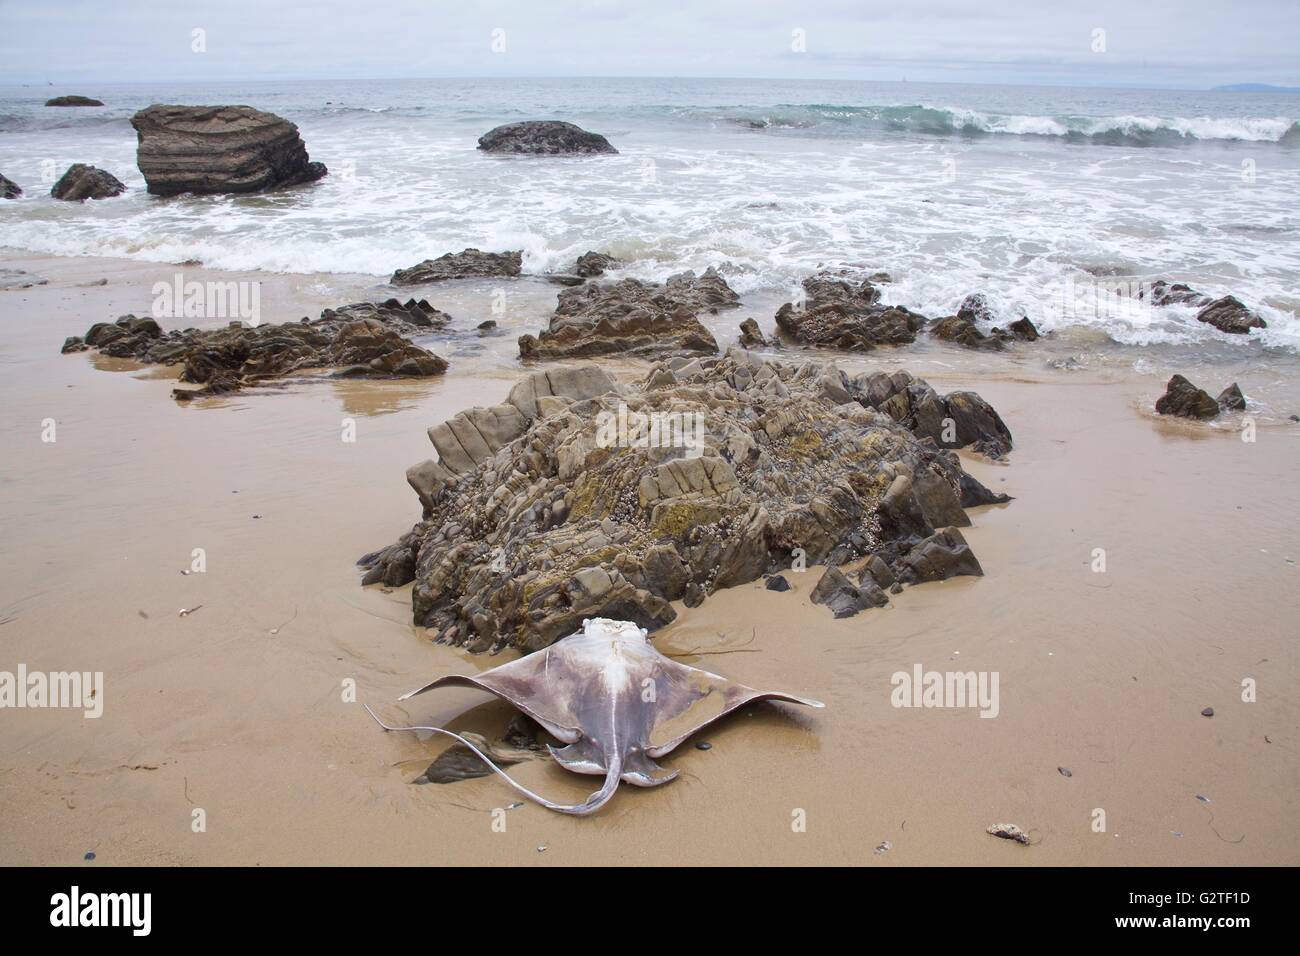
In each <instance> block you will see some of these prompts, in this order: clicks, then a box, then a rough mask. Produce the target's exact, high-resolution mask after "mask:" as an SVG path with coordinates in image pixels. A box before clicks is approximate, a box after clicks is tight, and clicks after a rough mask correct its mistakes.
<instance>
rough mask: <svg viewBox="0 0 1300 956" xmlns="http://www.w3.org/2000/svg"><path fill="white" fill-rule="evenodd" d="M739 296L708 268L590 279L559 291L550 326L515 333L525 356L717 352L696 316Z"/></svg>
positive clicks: (733, 304)
mask: <svg viewBox="0 0 1300 956" xmlns="http://www.w3.org/2000/svg"><path fill="white" fill-rule="evenodd" d="M739 301H740V297H739V296H737V295H736V293H735V292H733V291H732V289H731V287H730V286H728V285H727V283H726V281H725V280H724V279H723V278H722V276H720V275H718V273H717V271H716V270H714V269H712V268H710V269H708V270H706V271H705V272H704V274H703V275H700V276H697V275H696V274H695V273H694V272H683V273H680V274H678V275H675V276H671V277H670V278H669V279H668V281H667V282H666V283H665V284H664V285H651V284H648V283H645V282H641V281H639V280H637V279H623V280H621V281H619V282H614V283H589V284H587V285H584V286H582V287H580V288H573V289H565V290H564V291H563V292H561V293H560V294H559V297H558V299H557V302H556V306H555V313H554V315H552V316H551V322H550V325H549V327H548V328H546V329H544V330H542V331H541V332H539V333H538V334H537V335H535V336H534V335H523V336H520V338H519V355H520V357H521V358H525V359H557V358H589V357H591V356H594V355H638V356H662V355H667V354H684V353H695V354H703V355H715V354H717V351H718V343H717V341H716V340H715V339H714V338H713V334H712V333H711V332H709V330H708V329H706V328H705V327H704V325H703V324H702V323H701V322H700V320H699V319H698V318H697V316H698V315H700V314H701V313H704V312H709V313H716V312H717V311H718V310H720V309H730V308H735V307H736V306H737V305H738V304H739Z"/></svg>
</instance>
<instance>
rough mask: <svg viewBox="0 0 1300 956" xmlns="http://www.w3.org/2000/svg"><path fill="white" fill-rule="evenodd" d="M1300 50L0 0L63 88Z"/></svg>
mask: <svg viewBox="0 0 1300 956" xmlns="http://www.w3.org/2000/svg"><path fill="white" fill-rule="evenodd" d="M195 30H202V31H204V33H203V40H204V45H205V46H206V50H205V51H203V52H195V50H194V47H195V46H196V45H198V44H197V43H196V40H195V39H194V37H195V34H194V31H195ZM1098 30H1103V31H1105V32H1104V36H1102V35H1100V34H1097V33H1096V31H1098ZM494 31H503V32H502V33H496V34H494ZM796 31H803V32H802V34H799V33H797V32H796ZM800 37H802V39H803V43H802V47H803V48H802V49H799V47H800ZM494 42H495V46H496V48H497V49H495V50H494ZM1103 42H1104V50H1094V47H1096V46H1099V45H1102V43H1103ZM502 46H504V49H501V47H502ZM1298 49H1300V2H1298V0H1235V2H1230V0H1179V2H1175V0H1087V2H1079V0H914V2H909V0H883V2H882V0H797V2H779V0H743V2H742V0H496V2H494V0H455V2H449V0H311V2H303V0H208V2H194V0H0V82H5V83H45V82H46V81H52V82H54V83H55V84H56V85H59V86H67V85H68V84H75V83H77V82H115V81H121V82H147V81H151V80H162V81H169V82H175V81H183V80H187V79H189V80H195V81H203V80H219V79H230V80H235V79H291V78H317V77H330V76H335V77H349V78H350V77H439V76H467V77H469V76H734V77H783V78H796V77H800V78H819V79H820V78H826V79H829V78H835V79H868V80H898V79H902V78H904V77H905V78H907V79H909V80H912V81H940V82H943V81H957V82H979V83H1047V84H1080V85H1094V84H1099V85H1115V86H1119V85H1130V86H1185V87H1194V88H1195V87H1207V86H1215V85H1219V84H1225V83H1237V82H1263V83H1274V84H1278V85H1288V86H1300V68H1298V63H1300V57H1298V55H1297V50H1298Z"/></svg>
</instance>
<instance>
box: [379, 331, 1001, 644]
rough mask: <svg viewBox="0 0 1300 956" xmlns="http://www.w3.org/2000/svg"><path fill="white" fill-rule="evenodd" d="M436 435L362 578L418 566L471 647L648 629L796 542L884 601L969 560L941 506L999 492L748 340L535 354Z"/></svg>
mask: <svg viewBox="0 0 1300 956" xmlns="http://www.w3.org/2000/svg"><path fill="white" fill-rule="evenodd" d="M912 381H914V382H915V381H916V380H912ZM918 384H920V385H922V386H924V383H918ZM924 387H926V388H928V386H924ZM993 414H996V413H993ZM665 416H673V418H672V419H671V421H673V422H676V423H677V424H678V425H679V426H682V428H684V429H685V430H684V431H683V430H681V429H679V430H677V431H674V430H673V429H672V428H670V427H668V424H666V423H667V422H668V421H669V420H668V419H667V418H665ZM615 423H618V424H617V427H615ZM656 435H657V436H658V438H655V437H654V436H656ZM665 435H675V436H677V437H676V438H672V439H666V438H665V437H664V436H665ZM683 436H684V437H683ZM429 437H430V440H431V441H432V442H433V445H434V447H435V450H436V453H437V457H436V458H431V459H429V460H428V461H425V462H422V463H420V464H419V465H416V466H414V467H413V468H412V469H410V471H408V473H407V479H408V481H409V482H410V483H411V485H412V488H413V489H414V490H415V491H416V494H417V495H418V496H419V498H420V504H421V510H422V517H421V519H420V521H419V523H417V524H416V525H415V526H414V527H413V528H412V529H411V531H410V532H409V533H408V534H406V535H404V536H403V537H402V538H401V539H399V540H398V541H397V542H396V543H394V544H393V545H390V546H389V547H387V548H384V549H382V550H380V551H376V552H373V553H371V554H368V555H365V556H364V557H363V558H361V559H360V561H359V564H360V565H361V566H362V567H363V568H365V573H364V576H363V579H362V580H363V583H365V584H378V583H383V584H386V585H390V586H399V585H403V584H407V583H411V582H414V587H413V589H412V616H413V620H414V622H415V623H416V624H417V625H419V626H422V627H425V628H428V629H429V632H430V634H431V635H432V636H434V638H435V639H436V640H438V641H440V642H446V643H453V644H457V645H463V646H465V647H467V648H468V649H470V650H471V651H475V652H478V651H486V650H492V649H497V648H501V647H504V646H514V647H517V648H520V649H522V650H537V649H538V648H541V647H545V646H546V645H548V644H550V643H552V642H553V641H555V640H557V639H559V638H561V637H563V636H565V635H567V634H570V633H572V632H573V631H574V630H575V629H576V628H577V627H580V626H581V622H582V620H583V619H584V618H591V617H615V618H618V619H621V620H631V621H635V622H637V623H638V624H640V625H641V626H643V627H650V628H653V627H658V626H661V625H663V624H666V623H668V622H669V621H671V620H673V618H674V616H675V615H674V611H673V608H672V606H671V603H670V602H673V601H676V600H679V599H680V600H683V601H684V602H685V603H686V604H687V606H695V605H698V604H699V603H701V602H703V601H704V600H706V599H707V597H708V595H710V594H712V593H714V592H716V591H717V590H719V589H721V588H727V587H734V586H736V585H740V584H745V583H747V582H750V581H754V580H757V579H758V578H760V577H763V576H766V575H771V574H776V573H778V572H780V571H782V570H784V569H787V568H790V567H791V566H792V564H793V563H794V562H795V561H796V559H798V560H801V561H806V562H807V563H808V564H816V563H821V562H829V563H833V564H843V563H845V562H849V561H857V560H867V561H868V562H869V567H870V568H871V569H872V572H871V576H870V578H869V579H860V580H859V581H858V583H857V584H853V585H851V586H846V587H841V586H840V581H839V580H838V579H835V578H832V579H831V580H829V581H828V582H827V584H826V586H825V587H824V588H822V589H821V590H820V592H819V594H818V597H820V598H823V599H824V601H825V603H827V604H829V605H830V606H831V607H832V609H833V610H835V611H836V612H837V613H839V612H843V611H849V610H850V609H851V607H850V606H851V605H852V606H855V607H856V609H861V608H863V607H868V606H876V605H879V604H881V603H884V600H883V592H882V588H883V587H885V586H888V585H895V584H897V583H898V582H911V581H916V582H919V581H923V580H936V579H938V578H939V577H942V576H947V574H949V573H976V572H975V571H973V570H971V569H972V567H974V568H978V564H977V563H975V564H972V562H973V555H970V554H969V548H965V547H964V542H963V541H961V539H960V535H959V534H957V533H956V532H953V533H947V532H942V533H941V528H940V527H938V526H937V525H936V524H935V522H942V523H943V527H944V528H951V525H952V523H953V522H954V521H956V522H960V523H968V519H967V518H966V517H965V513H964V511H963V510H962V507H961V504H960V502H961V500H962V498H963V497H966V496H967V495H968V494H969V495H970V496H972V497H975V498H979V499H994V500H996V499H995V497H994V496H992V495H991V494H990V493H989V492H988V491H987V489H983V488H982V486H979V483H978V482H976V481H975V480H974V479H973V478H971V477H970V476H969V475H966V474H965V473H964V472H963V470H962V468H961V464H960V460H959V459H958V457H957V456H956V454H955V453H954V452H951V451H948V450H944V449H941V448H939V447H938V446H937V445H936V444H935V443H933V442H931V441H925V440H922V439H921V438H920V437H918V436H917V435H916V434H915V433H913V432H912V431H911V430H910V429H909V428H908V427H906V426H905V425H904V424H903V423H901V422H898V421H895V420H894V419H893V418H891V417H890V416H888V415H886V414H883V413H881V412H879V411H877V410H876V409H874V408H872V407H870V406H869V405H867V404H866V403H865V394H864V393H862V392H861V391H860V390H859V389H858V388H857V387H856V386H855V385H854V383H853V381H851V380H849V379H848V378H847V377H845V376H844V374H843V373H842V372H841V371H840V370H839V369H838V368H836V367H835V366H834V365H830V364H826V363H819V362H808V363H804V364H801V365H794V364H789V363H779V362H764V361H762V360H761V359H759V358H758V357H757V356H754V355H752V354H751V353H748V352H745V351H744V350H741V349H731V350H729V351H728V352H727V354H726V355H724V356H722V357H721V358H705V359H699V358H692V359H687V358H675V359H672V360H669V361H666V362H663V363H660V364H657V365H655V366H654V367H653V368H651V369H650V371H649V372H648V373H647V375H646V376H645V378H644V380H642V381H641V382H639V383H636V384H628V385H625V384H620V383H618V382H616V381H615V380H613V379H611V378H610V377H609V375H608V374H607V373H606V372H605V371H604V370H602V369H601V368H599V367H598V366H595V365H580V366H576V367H566V368H557V369H551V370H548V371H544V372H535V373H532V374H531V375H528V376H526V377H525V378H523V379H521V380H520V382H519V383H518V384H517V385H516V386H515V387H514V388H513V389H512V390H511V392H510V394H509V395H508V396H507V398H506V400H505V401H504V402H503V403H502V404H500V405H496V406H491V407H487V408H473V409H467V410H466V411H465V412H462V413H460V414H459V415H456V416H454V417H453V418H452V419H450V420H449V421H447V422H444V423H441V424H439V425H435V426H434V427H433V428H431V429H430V430H429ZM678 439H682V440H678ZM975 488H978V489H979V491H978V492H977V491H975V490H973V489H975ZM967 489H972V490H971V491H969V492H968V491H967ZM800 566H802V565H800Z"/></svg>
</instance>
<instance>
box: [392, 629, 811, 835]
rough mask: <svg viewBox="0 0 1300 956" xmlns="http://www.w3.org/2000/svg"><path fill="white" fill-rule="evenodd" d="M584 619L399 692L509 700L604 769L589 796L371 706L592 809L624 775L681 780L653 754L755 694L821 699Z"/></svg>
mask: <svg viewBox="0 0 1300 956" xmlns="http://www.w3.org/2000/svg"><path fill="white" fill-rule="evenodd" d="M582 626H583V630H582V632H581V633H578V634H573V635H572V636H570V637H566V638H564V639H562V640H559V641H556V642H555V643H554V644H552V645H551V646H550V647H548V648H546V649H545V650H541V651H537V652H535V653H533V654H529V655H528V656H527V657H521V658H520V659H519V660H517V661H511V662H510V663H509V664H503V665H501V666H500V667H494V668H492V670H489V671H485V672H484V673H482V674H479V675H477V676H475V677H462V676H459V675H452V676H450V677H440V678H438V679H437V680H436V681H434V682H433V683H431V684H426V685H425V686H424V687H421V688H420V689H419V690H414V691H411V692H410V693H409V694H403V695H402V696H401V697H400V698H399V700H406V699H408V698H410V697H414V696H415V695H416V694H423V693H424V692H425V691H426V690H433V689H434V688H435V687H453V686H465V687H477V688H479V689H480V690H485V691H488V692H489V693H491V694H496V695H497V696H498V697H500V698H502V699H503V700H506V701H509V702H510V703H511V704H514V705H515V706H516V707H518V708H519V709H520V710H522V711H523V712H524V713H525V714H527V715H528V716H529V717H531V718H533V720H535V721H537V722H538V723H539V724H541V725H542V727H543V728H545V729H546V731H547V732H548V733H549V734H551V735H552V736H553V737H555V738H557V739H558V740H561V741H563V742H564V743H566V744H568V746H567V747H551V748H550V750H551V754H552V755H553V756H554V757H555V759H556V760H557V761H559V763H560V765H561V766H562V767H564V768H565V769H567V770H572V771H573V772H575V773H588V774H603V775H604V776H605V785H604V786H603V787H601V788H600V789H599V790H597V791H596V792H595V793H593V794H592V795H591V796H590V797H588V798H587V799H586V801H585V802H583V803H579V804H573V805H565V804H559V803H553V802H551V801H550V800H547V799H546V798H545V797H542V796H539V795H538V794H536V793H533V792H532V791H531V790H529V789H528V788H527V787H525V786H523V785H522V784H520V783H518V782H516V781H515V780H513V779H512V778H511V777H510V775H509V774H507V773H506V772H505V771H504V770H502V769H501V768H500V767H498V766H497V765H496V764H495V763H493V762H492V759H491V758H490V757H489V756H488V755H487V754H485V753H484V752H483V751H482V750H480V749H479V748H478V747H476V746H474V744H472V743H471V742H470V741H468V740H466V739H465V738H464V737H462V736H461V735H460V734H456V733H453V732H452V731H450V730H444V729H443V728H441V727H390V726H389V725H388V724H385V723H384V722H383V721H382V720H380V719H379V718H378V717H377V716H375V712H374V711H372V710H371V709H370V708H369V707H366V711H367V712H368V713H369V714H370V716H371V717H374V718H375V721H376V722H377V723H378V724H379V726H381V727H383V728H384V729H385V730H427V731H431V732H433V733H438V734H445V735H446V736H448V737H452V738H455V739H456V740H458V741H459V742H460V743H462V744H464V745H465V746H466V747H468V748H469V749H470V750H472V751H474V753H475V754H477V755H478V757H479V758H480V759H481V760H483V761H484V762H485V763H486V764H487V765H488V766H489V767H491V768H492V769H493V770H494V771H495V772H496V773H498V774H500V775H501V776H502V777H504V778H505V780H506V781H507V782H508V783H509V784H510V786H512V787H514V788H515V789H516V790H518V791H519V792H520V793H522V794H523V795H524V796H526V797H528V798H529V799H530V800H535V801H536V802H537V803H540V804H541V805H542V806H544V807H546V808H547V809H548V810H558V811H559V812H560V813H571V814H574V815H576V816H586V815H587V814H589V813H594V812H595V811H597V810H599V809H600V808H601V807H602V806H604V805H605V804H606V803H607V802H608V801H609V799H610V798H611V797H612V796H613V795H614V791H615V790H616V789H617V788H618V782H619V780H626V781H627V782H628V783H630V784H632V785H633V786H636V787H657V786H659V785H660V784H662V783H667V782H668V781H669V780H673V779H674V778H676V776H677V771H676V770H671V771H670V770H665V769H664V768H663V767H661V766H659V765H658V764H657V763H655V762H654V758H656V757H662V756H663V755H664V754H666V753H669V752H670V751H671V750H672V749H673V748H674V747H676V746H677V745H678V744H680V743H681V742H682V741H684V740H685V739H686V738H687V737H689V736H691V734H693V733H695V732H696V731H697V730H699V729H700V728H701V727H704V726H706V725H708V724H711V723H712V722H713V721H715V720H717V719H718V718H719V717H722V716H723V715H724V714H729V713H731V712H732V711H733V710H735V709H736V708H738V707H743V706H744V705H745V704H748V703H751V702H752V701H756V700H787V701H790V702H792V703H795V704H806V705H808V706H809V707H823V706H825V705H824V704H822V703H821V702H820V701H816V700H808V699H806V698H803V697H794V696H792V695H790V694H781V693H775V692H770V691H758V690H754V689H753V688H752V687H746V686H745V685H744V684H737V683H734V682H733V681H729V680H727V679H726V678H725V677H719V676H718V675H717V674H710V673H709V672H708V671H704V670H700V669H699V668H698V667H689V666H687V665H686V664H679V663H677V662H676V661H673V660H670V659H669V658H667V657H665V656H664V655H663V654H660V653H659V652H658V651H657V650H655V648H654V647H653V646H651V645H650V643H649V642H648V641H647V640H646V631H645V630H644V629H642V628H639V627H637V626H636V625H635V624H632V623H630V622H627V621H611V620H607V619H605V618H596V619H594V620H588V621H583V622H582Z"/></svg>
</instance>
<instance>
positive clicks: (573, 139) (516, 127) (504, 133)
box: [478, 120, 618, 156]
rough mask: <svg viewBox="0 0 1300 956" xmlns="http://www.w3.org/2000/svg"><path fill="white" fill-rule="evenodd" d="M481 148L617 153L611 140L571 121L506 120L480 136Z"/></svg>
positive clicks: (541, 152) (492, 150) (554, 153)
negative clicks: (505, 122)
mask: <svg viewBox="0 0 1300 956" xmlns="http://www.w3.org/2000/svg"><path fill="white" fill-rule="evenodd" d="M478 148H479V149H481V150H483V151H484V152H486V153H524V154H528V155H533V156H562V155H581V154H590V153H617V152H618V150H616V149H615V148H614V147H613V146H611V145H609V140H607V139H605V137H603V136H601V135H600V134H599V133H589V132H587V130H585V129H583V128H582V127H580V126H574V125H573V124H572V123H562V122H559V121H553V120H526V121H524V122H522V123H507V124H506V125H505V126H498V127H497V128H496V129H493V130H489V131H488V132H486V133H484V134H483V135H482V136H480V137H479V140H478Z"/></svg>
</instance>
